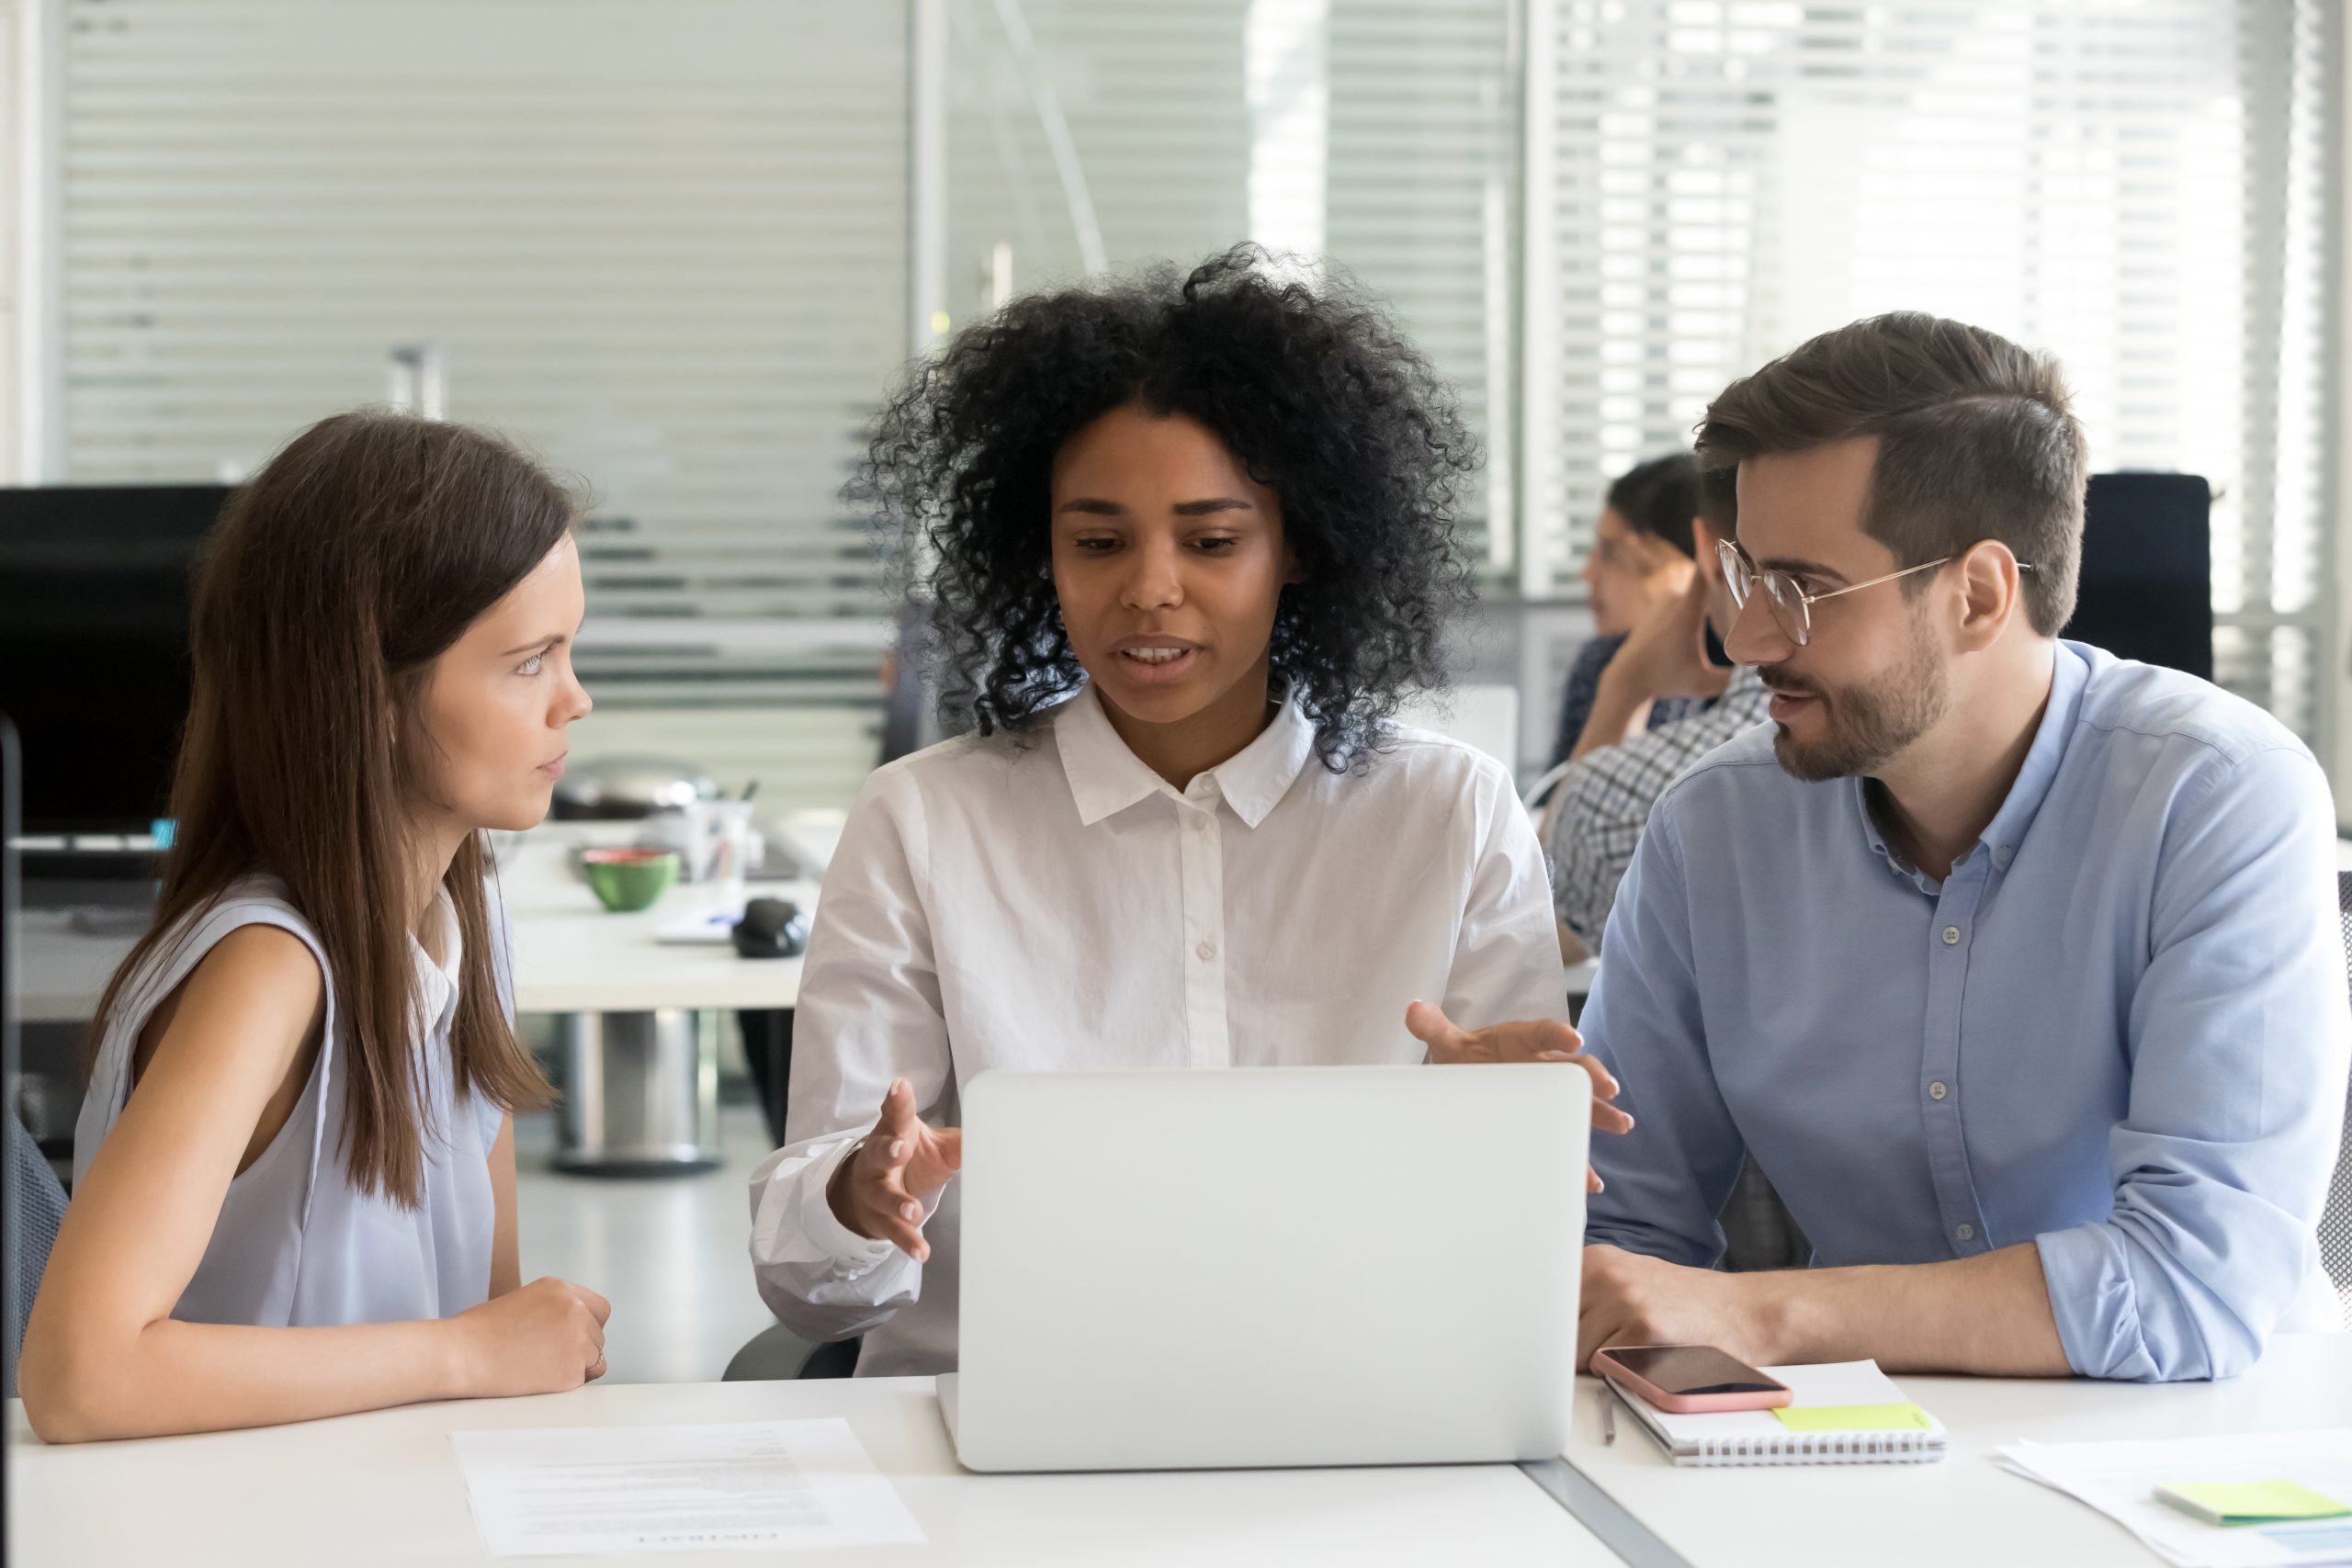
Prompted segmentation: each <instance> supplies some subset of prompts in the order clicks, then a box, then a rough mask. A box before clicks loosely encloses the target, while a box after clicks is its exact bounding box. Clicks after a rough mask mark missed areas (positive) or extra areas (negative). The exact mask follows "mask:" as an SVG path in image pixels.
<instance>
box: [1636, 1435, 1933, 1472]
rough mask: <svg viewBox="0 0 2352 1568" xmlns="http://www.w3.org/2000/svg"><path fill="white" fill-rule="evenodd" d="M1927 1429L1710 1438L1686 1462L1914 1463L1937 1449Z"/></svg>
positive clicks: (1924, 1458)
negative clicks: (1838, 1461)
mask: <svg viewBox="0 0 2352 1568" xmlns="http://www.w3.org/2000/svg"><path fill="white" fill-rule="evenodd" d="M1939 1451H1940V1450H1939V1449H1937V1448H1935V1447H1933V1446H1931V1445H1930V1444H1929V1443H1928V1433H1926V1432H1808V1433H1804V1434H1802V1435H1800V1434H1794V1433H1791V1434H1786V1435H1779V1436H1774V1437H1770V1438H1710V1439H1709V1440H1708V1441H1706V1442H1704V1443H1702V1444H1701V1445H1700V1446H1699V1449H1698V1451H1697V1452H1696V1453H1694V1454H1692V1455H1691V1456H1690V1457H1689V1458H1687V1459H1686V1460H1684V1461H1683V1462H1684V1463H1687V1464H1726V1465H1729V1464H1795V1463H1802V1462H1804V1461H1807V1460H1825V1459H1826V1460H1842V1461H1846V1462H1848V1463H1849V1464H1914V1463H1917V1462H1919V1461H1923V1460H1932V1459H1934V1458H1936V1457H1937V1455H1938V1454H1939Z"/></svg>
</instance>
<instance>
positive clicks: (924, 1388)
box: [8, 1378, 2022, 1568]
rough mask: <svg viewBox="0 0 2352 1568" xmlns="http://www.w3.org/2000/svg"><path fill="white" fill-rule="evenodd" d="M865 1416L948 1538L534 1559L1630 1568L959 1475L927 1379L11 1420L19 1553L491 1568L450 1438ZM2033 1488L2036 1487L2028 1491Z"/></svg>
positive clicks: (1449, 1526)
mask: <svg viewBox="0 0 2352 1568" xmlns="http://www.w3.org/2000/svg"><path fill="white" fill-rule="evenodd" d="M806 1416H843V1417H846V1418H847V1419H848V1421H849V1423H850V1426H851V1427H852V1429H854V1431H855V1432H856V1433H857V1436H858V1439H859V1441H861V1442H863V1443H864V1444H865V1449H866V1451H867V1452H868V1453H870V1454H872V1455H873V1456H874V1461H875V1463H876V1464H877V1465H878V1466H880V1467H881V1469H882V1472H884V1473H885V1474H886V1475H888V1477H889V1478H890V1482H891V1484H893V1485H894V1486H896V1487H897V1488H898V1490H899V1495H900V1496H902V1497H903V1498H905V1500H906V1503H907V1506H908V1507H909V1509H910V1510H911V1511H912V1512H913V1514H914V1517H915V1520H916V1522H917V1523H918V1524H920V1525H921V1526H922V1530H923V1533H924V1534H925V1535H926V1536H927V1537H929V1538H930V1541H929V1544H928V1545H926V1546H885V1547H860V1548H856V1549H854V1550H848V1551H796V1552H789V1553H780V1554H774V1555H770V1556H766V1557H760V1556H757V1555H755V1554H752V1553H745V1552H723V1551H722V1552H692V1553H679V1554H673V1555H664V1556H662V1557H658V1558H655V1557H621V1558H593V1559H591V1558H533V1559H527V1560H520V1559H518V1560H515V1561H528V1562H547V1563H555V1562H598V1563H612V1564H616V1565H634V1564H639V1563H645V1564H653V1563H657V1562H659V1563H668V1564H676V1565H681V1568H684V1565H687V1564H691V1565H693V1568H728V1565H729V1564H730V1563H738V1562H788V1563H790V1564H792V1565H793V1568H904V1565H911V1564H922V1565H930V1568H936V1565H943V1564H948V1563H957V1564H962V1563H1001V1564H1006V1565H1008V1568H1015V1565H1017V1568H1032V1565H1037V1564H1062V1563H1067V1564H1071V1565H1073V1568H1076V1565H1084V1568H1099V1565H1101V1564H1105V1563H1115V1564H1119V1565H1121V1568H1126V1565H1128V1564H1166V1563H1216V1564H1219V1565H1225V1564H1244V1563H1247V1564H1265V1565H1267V1568H1276V1565H1279V1568H1301V1565H1304V1564H1314V1563H1346V1564H1349V1565H1351V1568H1356V1565H1363V1568H1379V1565H1383V1564H1390V1563H1394V1564H1398V1565H1404V1564H1412V1565H1415V1568H1422V1565H1426V1564H1433V1563H1444V1564H1451V1563H1467V1564H1476V1565H1478V1568H1518V1565H1521V1564H1526V1565H1529V1568H1533V1565H1536V1564H1542V1565H1543V1568H1583V1565H1586V1564H1600V1563H1613V1562H1615V1561H1616V1558H1615V1557H1614V1556H1613V1555H1612V1554H1611V1552H1610V1551H1609V1550H1608V1549H1607V1548H1606V1547H1604V1546H1602V1545H1601V1544H1600V1541H1599V1540H1595V1539H1594V1538H1593V1536H1592V1535H1591V1534H1590V1533H1589V1531H1587V1530H1586V1529H1584V1528H1583V1527H1582V1526H1581V1525H1579V1524H1578V1523H1577V1521H1576V1519H1575V1518H1573V1517H1571V1516H1569V1515H1568V1514H1567V1513H1566V1512H1565V1511H1564V1510H1562V1509H1561V1508H1560V1507H1559V1506H1558V1505H1557V1504H1555V1503H1554V1502H1553V1500H1552V1499H1551V1498H1550V1497H1549V1496H1547V1495H1545V1494H1544V1491H1543V1489H1542V1488H1540V1487H1539V1486H1537V1485H1535V1484H1534V1483H1532V1482H1531V1481H1530V1480H1529V1479H1528V1478H1527V1477H1526V1476H1525V1475H1523V1474H1521V1472H1519V1471H1518V1470H1516V1469H1513V1468H1512V1467H1511V1466H1510V1465H1475V1466H1443V1467H1427V1468H1415V1469H1406V1470H1294V1471H1197V1472H1179V1473H1167V1474H1138V1475H1013V1476H1005V1475H992V1476H981V1475H972V1474H968V1473H967V1472H964V1471H963V1470H962V1469H960V1468H959V1467H958V1466H957V1465H956V1460H955V1455H954V1452H953V1450H951V1449H950V1448H949V1446H948V1442H947V1435H946V1432H945V1431H944V1428H943V1427H941V1425H940V1419H939V1407H938V1403H937V1401H936V1400H935V1399H934V1398H933V1394H932V1384H931V1380H930V1379H928V1378H892V1379H872V1380H862V1381H858V1382H809V1383H788V1382H786V1383H688V1384H672V1385H667V1386H663V1385H657V1384H640V1385H638V1386H635V1387H621V1388H597V1387H592V1388H587V1389H583V1390H581V1391H580V1392H578V1393H568V1394H557V1395H551V1396H548V1397H546V1398H540V1399H513V1400H475V1401H468V1402H464V1403H458V1404H424V1405H412V1406H410V1407H408V1408H406V1409H402V1410H388V1411H379V1412H377V1413H375V1414H373V1415H368V1416H345V1417H342V1418H340V1419H338V1420H333V1421H316V1422H311V1423H308V1424H305V1425H302V1426H299V1427H274V1428H265V1429H262V1430H259V1431H252V1432H226V1433H220V1434H218V1435H214V1436H209V1437H201V1438H157V1439H153V1440H151V1441H144V1442H132V1443H97V1444H91V1445H87V1446H85V1447H81V1448H58V1449H51V1448H47V1447H44V1446H43V1445H42V1444H41V1443H40V1441H39V1439H37V1438H34V1437H33V1436H32V1435H31V1432H30V1430H29V1429H28V1427H26V1426H25V1422H24V1407H23V1406H22V1405H21V1404H18V1403H17V1402H16V1401H13V1400H12V1401H10V1402H9V1404H8V1463H9V1476H8V1485H9V1494H8V1495H9V1508H8V1555H9V1560H10V1561H11V1562H21V1563H26V1564H40V1565H50V1564H54V1565H58V1568H64V1565H66V1564H71V1565H73V1568H118V1565H119V1568H155V1565H156V1564H161V1563H169V1564H172V1565H173V1568H200V1565H206V1564H215V1563H218V1564H224V1565H226V1564H234V1565H236V1568H271V1565H273V1564H279V1563H283V1564H288V1568H297V1565H299V1568H315V1565H317V1564H321V1563H334V1564H337V1565H338V1568H344V1565H354V1564H364V1563H399V1564H401V1565H403V1568H406V1565H408V1564H413V1563H422V1562H433V1563H440V1562H483V1561H489V1559H487V1558H486V1557H485V1556H484V1554H483V1551H482V1547H481V1538H480V1537H479V1536H478V1535H476V1533H475V1531H474V1526H473V1517H472V1515H471V1514H470V1513H469V1510H468V1508H467V1505H466V1493H465V1483H464V1482H463V1480H462V1479H461V1478H460V1476H459V1474H458V1462H457V1457H456V1454H455V1453H454V1452H453V1450H452V1449H451V1447H450V1443H449V1433H450V1432H451V1431H453V1430H457V1429H459V1428H464V1427H562V1426H588V1425H628V1426H636V1425H649V1424H655V1423H664V1422H702V1421H761V1420H788V1419H792V1418H796V1417H806ZM2020 1484H2022V1483H2020Z"/></svg>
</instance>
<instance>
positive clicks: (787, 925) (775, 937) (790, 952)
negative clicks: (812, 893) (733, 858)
mask: <svg viewBox="0 0 2352 1568" xmlns="http://www.w3.org/2000/svg"><path fill="white" fill-rule="evenodd" d="M734 937H735V951H736V952H737V953H741V955H742V956H744V957H745V958H795V957H797V956H798V955H799V953H800V951H801V949H803V948H805V947H807V946H808V945H809V917H808V916H806V915H804V914H802V913H801V912H800V906H799V905H797V904H794V903H790V902H787V901H786V900H785V899H782V898H754V899H752V901H751V902H750V903H749V904H746V905H745V906H743V918H742V919H740V920H738V921H736V922H735V925H734Z"/></svg>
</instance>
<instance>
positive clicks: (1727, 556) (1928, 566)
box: [1715, 539, 2033, 648]
mask: <svg viewBox="0 0 2352 1568" xmlns="http://www.w3.org/2000/svg"><path fill="white" fill-rule="evenodd" d="M1715 553H1716V555H1718V556H1719V557H1721V558H1722V559H1723V563H1724V587H1726V588H1728V589H1730V590H1731V602H1732V603H1733V604H1735V605H1736V606H1737V607H1739V608H1740V609H1743V610H1745V609H1746V608H1747V599H1748V595H1749V594H1751V593H1753V592H1756V589H1757V586H1758V584H1759V583H1760V584H1761V585H1762V586H1763V589H1764V604H1765V607H1766V608H1767V609H1769V610H1770V611H1771V613H1772V624H1773V625H1775V626H1779V627H1780V628H1781V633H1782V634H1783V635H1784V636H1786V637H1788V639H1789V640H1790V641H1791V642H1792V643H1795V644H1796V645H1797V646H1798V647H1799V648H1804V647H1805V646H1806V645H1807V644H1809V643H1811V642H1812V641H1813V607H1814V606H1815V604H1820V603H1821V601H1823V600H1824V599H1835V598H1837V597H1838V595H1839V594H1841V593H1860V592H1861V591H1862V590H1863V589H1865V588H1876V587H1877V586H1878V585H1879V584H1880V583H1882V582H1892V581H1894V580H1895V579H1896V578H1898V577H1908V576H1910V575H1911V574H1912V573H1913V572H1915V571H1928V570H1932V569H1934V568H1936V567H1939V566H1949V565H1950V564H1951V562H1953V561H1955V560H1958V559H1959V557H1958V556H1945V557H1944V558H1942V559H1940V560H1926V561H1921V562H1920V563H1919V564H1918V565H1917V566H1906V567H1905V568H1904V569H1903V570H1901V571H1890V572H1888V573H1887V574H1886V575H1885V576H1884V577H1873V578H1871V580H1870V581H1868V582H1856V583H1852V584H1849V586H1847V587H1844V588H1833V589H1831V590H1830V591H1829V592H1826V593H1807V592H1805V591H1804V588H1802V587H1801V586H1799V585H1798V582H1797V580H1796V579H1795V578H1793V577H1791V576H1790V575H1789V574H1788V573H1787V572H1785V571H1762V570H1758V569H1757V568H1756V567H1753V566H1751V565H1749V564H1748V560H1747V552H1746V551H1745V550H1742V549H1741V548H1740V547H1738V546H1737V545H1736V544H1734V543H1733V542H1732V541H1731V540H1729V539H1718V540H1716V541H1715ZM2018 570H2019V571H2031V570H2033V566H2032V564H2031V563H2030V562H2028V561H2019V562H2018Z"/></svg>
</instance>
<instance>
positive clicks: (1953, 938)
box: [1944, 926, 1960, 947]
mask: <svg viewBox="0 0 2352 1568" xmlns="http://www.w3.org/2000/svg"><path fill="white" fill-rule="evenodd" d="M1959 942H1960V928H1959V927H1958V926H1946V927H1945V928H1944V945H1945V946H1946V947H1954V946H1957V945H1958V944H1959Z"/></svg>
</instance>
